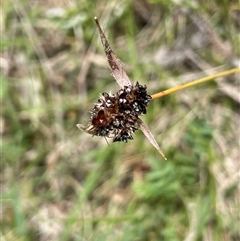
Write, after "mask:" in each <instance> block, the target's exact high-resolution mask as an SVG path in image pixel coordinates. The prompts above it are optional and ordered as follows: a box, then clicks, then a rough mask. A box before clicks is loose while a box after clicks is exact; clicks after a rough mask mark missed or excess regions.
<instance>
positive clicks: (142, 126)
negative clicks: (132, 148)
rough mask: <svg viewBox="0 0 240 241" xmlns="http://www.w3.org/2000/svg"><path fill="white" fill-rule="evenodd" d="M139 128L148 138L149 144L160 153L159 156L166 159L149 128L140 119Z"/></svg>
mask: <svg viewBox="0 0 240 241" xmlns="http://www.w3.org/2000/svg"><path fill="white" fill-rule="evenodd" d="M140 128H141V130H142V132H143V134H144V135H145V136H146V137H147V138H148V140H149V141H150V142H151V144H152V145H153V146H154V147H155V148H156V149H157V150H158V152H159V153H160V154H161V156H162V157H163V158H164V159H165V160H167V158H166V156H165V155H164V154H163V152H162V150H161V148H160V147H159V145H158V143H157V141H156V140H155V138H154V136H153V134H152V132H151V131H150V130H149V128H148V126H147V125H146V124H145V123H144V122H143V121H142V120H141V124H140Z"/></svg>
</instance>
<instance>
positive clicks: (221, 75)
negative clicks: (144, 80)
mask: <svg viewBox="0 0 240 241" xmlns="http://www.w3.org/2000/svg"><path fill="white" fill-rule="evenodd" d="M236 72H240V68H234V69H230V70H226V71H223V72H220V73H217V74H214V75H210V76H206V77H204V78H201V79H197V80H194V81H191V82H189V83H186V84H182V85H179V86H176V87H173V88H170V89H167V90H163V91H160V92H158V93H156V94H153V95H151V96H152V99H153V100H154V99H158V98H161V97H163V96H166V95H169V94H171V93H174V92H177V91H179V90H183V89H186V88H189V87H192V86H194V85H198V84H201V83H204V82H207V81H210V80H213V79H216V78H219V77H223V76H226V75H230V74H234V73H236Z"/></svg>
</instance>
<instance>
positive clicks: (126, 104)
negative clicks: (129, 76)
mask: <svg viewBox="0 0 240 241" xmlns="http://www.w3.org/2000/svg"><path fill="white" fill-rule="evenodd" d="M150 100H151V96H150V95H149V94H148V93H147V87H146V85H140V84H139V83H138V82H137V83H136V84H135V85H128V86H124V87H123V88H122V89H120V90H119V91H118V92H117V93H116V94H108V93H106V92H104V93H102V94H101V95H100V97H99V99H98V102H97V104H95V105H94V107H93V109H92V111H91V117H90V121H89V123H88V125H87V126H86V127H83V128H82V129H84V131H86V132H87V133H89V134H92V135H96V136H104V137H110V138H113V142H117V141H123V142H127V141H128V140H132V139H133V133H134V132H135V131H136V130H137V129H139V127H140V124H141V120H140V119H139V116H140V115H142V114H146V113H147V110H146V107H147V105H148V103H149V102H150Z"/></svg>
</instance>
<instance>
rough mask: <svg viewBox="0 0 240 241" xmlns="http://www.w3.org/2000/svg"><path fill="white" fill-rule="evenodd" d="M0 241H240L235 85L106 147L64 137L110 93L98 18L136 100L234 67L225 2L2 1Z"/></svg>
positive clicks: (164, 101) (165, 101)
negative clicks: (135, 85)
mask: <svg viewBox="0 0 240 241" xmlns="http://www.w3.org/2000/svg"><path fill="white" fill-rule="evenodd" d="M1 13H2V14H1V19H0V21H1V36H2V37H1V56H0V58H1V61H0V68H1V77H2V81H1V106H2V107H1V113H2V117H1V122H0V123H1V134H2V155H1V157H2V158H1V193H2V195H1V197H2V200H1V205H2V208H1V216H2V219H1V227H2V229H1V236H2V238H3V240H19V241H20V240H41V241H44V240H64V241H65V240H99V241H100V240H113V239H115V240H141V241H143V240H153V241H154V240H167V241H169V240H170V241H175V240H185V241H192V240H204V241H213V240H214V241H215V240H221V241H230V240H239V238H240V230H239V226H240V220H239V219H240V215H239V213H240V210H239V204H240V203H239V202H240V199H239V195H240V190H239V188H240V187H239V178H240V177H239V173H240V172H239V171H240V166H239V165H240V162H239V160H240V158H239V157H240V154H239V136H240V133H239V132H240V128H239V117H240V116H239V111H238V110H239V79H240V78H239V74H235V75H232V76H230V77H225V78H223V79H218V80H216V81H215V82H213V83H207V84H203V85H199V86H196V87H193V88H191V89H188V90H184V91H182V92H178V93H175V94H172V95H170V96H167V97H163V98H161V99H157V100H154V101H153V102H152V104H150V106H149V108H148V114H147V115H146V116H145V117H144V118H143V119H144V120H145V121H146V122H147V124H148V126H149V127H150V129H151V131H152V132H153V133H154V135H155V137H156V139H157V141H158V143H159V145H160V146H161V149H162V150H163V151H164V153H165V154H166V156H167V157H168V161H164V160H162V159H161V157H160V156H159V154H158V153H157V151H156V150H155V149H154V148H153V147H152V146H151V145H150V144H149V143H148V141H147V140H146V139H145V138H144V136H143V135H142V134H141V133H139V132H136V135H135V140H133V141H131V142H129V143H127V144H125V143H117V144H110V146H108V144H107V143H106V141H105V140H104V138H100V137H91V136H90V135H88V134H86V133H83V132H80V131H79V130H78V129H77V128H76V124H77V123H84V122H85V121H87V120H88V118H89V113H88V110H90V109H91V108H92V104H93V103H94V101H96V100H97V98H98V94H99V93H101V92H103V91H113V92H114V91H115V90H117V88H118V87H117V84H116V83H115V81H114V79H113V78H112V77H111V75H110V70H109V68H108V64H107V61H106V59H105V56H104V52H103V49H102V46H101V43H100V39H99V37H98V34H97V31H96V27H95V26H94V20H93V17H94V16H95V15H96V16H98V18H99V20H100V22H101V24H102V26H103V27H104V30H105V33H106V35H107V36H108V38H109V41H110V43H111V45H112V47H113V49H114V50H115V52H116V54H117V56H118V57H119V59H121V60H122V61H123V63H124V67H125V69H126V70H127V72H128V74H129V76H130V77H131V79H132V80H133V81H137V80H138V81H139V82H140V83H143V84H147V85H148V89H149V93H150V94H153V93H156V92H158V91H160V90H163V89H166V88H170V87H172V86H176V85H179V84H181V83H185V82H187V81H190V80H194V79H196V78H200V77H202V76H205V75H208V74H213V73H218V72H220V71H222V70H224V69H229V68H231V67H236V66H237V65H238V64H239V55H240V49H239V27H240V26H239V21H238V20H239V16H240V11H239V6H238V5H236V4H235V3H234V2H232V3H228V2H227V1H210V2H200V1H184V4H183V3H181V5H179V4H178V3H177V1H173V2H169V3H168V2H167V1H160V0H159V1H158V0H153V1H148V2H147V1H144V0H141V1H134V2H131V1H125V0H124V1H115V0H114V1H76V0H73V1H63V0H62V1H53V0H52V1H37V0H35V1H33V0H32V1H30V0H25V1H14V0H12V1H2V4H1Z"/></svg>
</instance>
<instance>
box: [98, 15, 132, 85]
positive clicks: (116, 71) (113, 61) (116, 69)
mask: <svg viewBox="0 0 240 241" xmlns="http://www.w3.org/2000/svg"><path fill="white" fill-rule="evenodd" d="M94 20H95V22H96V25H97V28H98V31H99V34H100V38H101V41H102V45H103V48H104V51H105V54H106V56H107V60H108V63H109V66H110V68H111V70H112V74H113V77H114V78H115V79H116V81H117V83H118V84H119V86H120V87H121V88H123V87H124V86H128V85H132V83H131V81H130V79H129V78H128V76H127V74H126V72H125V71H124V69H123V67H122V64H121V62H120V60H119V59H118V58H117V57H116V55H115V54H114V52H113V51H112V49H111V47H110V46H109V43H108V41H107V38H106V36H105V34H104V33H103V30H102V28H101V27H100V24H99V22H98V19H97V17H95V18H94Z"/></svg>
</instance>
